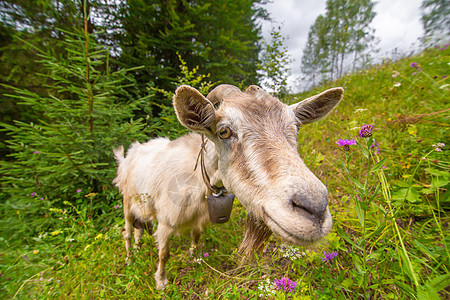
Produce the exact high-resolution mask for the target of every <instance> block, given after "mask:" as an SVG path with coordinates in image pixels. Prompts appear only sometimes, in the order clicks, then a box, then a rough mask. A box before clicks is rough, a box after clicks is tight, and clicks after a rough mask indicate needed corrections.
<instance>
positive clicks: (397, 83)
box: [394, 82, 402, 87]
mask: <svg viewBox="0 0 450 300" xmlns="http://www.w3.org/2000/svg"><path fill="white" fill-rule="evenodd" d="M401 85H402V84H401V83H400V82H396V83H394V87H399V86H401Z"/></svg>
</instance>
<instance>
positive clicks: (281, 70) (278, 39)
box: [260, 26, 292, 98]
mask: <svg viewBox="0 0 450 300" xmlns="http://www.w3.org/2000/svg"><path fill="white" fill-rule="evenodd" d="M270 37H271V40H270V42H269V43H267V42H266V43H264V51H263V58H262V64H261V67H260V70H261V73H262V75H263V76H264V78H265V81H264V84H265V85H266V86H267V87H269V88H270V89H272V90H273V91H274V93H275V94H276V95H277V96H278V97H280V98H284V97H285V96H286V95H287V93H288V89H287V79H288V77H289V74H290V68H289V64H290V63H291V62H292V60H291V58H290V57H289V54H288V51H287V48H286V46H285V45H284V43H285V40H286V38H285V37H284V36H282V35H281V26H278V28H275V27H272V29H271V31H270Z"/></svg>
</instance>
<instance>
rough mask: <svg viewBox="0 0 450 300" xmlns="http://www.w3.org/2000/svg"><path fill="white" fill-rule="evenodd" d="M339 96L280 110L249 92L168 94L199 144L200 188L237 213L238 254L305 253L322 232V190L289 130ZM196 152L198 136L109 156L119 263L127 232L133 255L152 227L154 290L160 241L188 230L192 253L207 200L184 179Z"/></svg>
mask: <svg viewBox="0 0 450 300" xmlns="http://www.w3.org/2000/svg"><path fill="white" fill-rule="evenodd" d="M342 96H343V89H342V88H333V89H330V90H327V91H325V92H323V93H321V94H318V95H316V96H313V97H311V98H308V99H306V100H303V101H302V102H299V103H297V104H294V105H291V106H287V105H285V104H283V103H282V102H280V101H279V100H278V99H276V98H274V97H273V96H271V95H270V94H268V93H266V92H264V91H263V90H262V89H261V88H259V87H257V86H250V87H249V88H247V90H246V91H245V92H241V91H240V90H239V89H238V88H237V87H235V86H231V85H220V86H218V87H216V88H215V89H214V90H212V91H211V93H209V95H208V96H207V97H206V98H205V97H204V96H203V95H201V94H200V93H199V92H198V91H197V90H196V89H194V88H192V87H189V86H185V85H183V86H180V87H179V88H178V89H177V90H176V93H175V96H174V99H173V104H174V107H175V111H176V114H177V117H178V119H179V121H180V122H181V124H183V125H184V126H185V127H187V128H189V129H191V130H193V131H196V132H199V133H203V134H204V135H205V136H206V137H207V139H208V141H209V142H207V143H206V145H205V148H206V149H205V150H206V152H205V159H204V161H205V167H206V171H207V173H208V174H209V176H210V184H211V185H221V184H223V185H224V186H225V187H226V189H227V190H228V191H230V192H232V193H234V194H235V195H236V197H237V198H238V199H239V201H240V202H241V203H242V205H243V206H244V207H245V208H246V210H247V213H248V217H247V226H246V229H245V235H244V239H243V242H242V244H241V246H240V249H239V250H240V252H241V253H244V254H246V255H248V254H249V253H250V252H251V251H252V250H260V249H261V247H262V246H263V245H264V242H265V241H266V240H267V239H268V238H269V237H270V235H271V234H272V232H274V233H276V234H277V235H279V236H280V237H281V238H282V239H283V240H285V241H286V242H290V243H293V244H297V245H298V244H302V245H305V244H310V243H314V242H316V241H318V240H319V239H321V238H322V237H323V236H325V235H326V234H327V233H328V232H329V230H330V229H331V226H332V221H331V215H330V212H329V210H328V206H327V205H328V192H327V189H326V187H325V186H324V185H323V183H322V182H321V181H320V180H319V179H318V178H317V177H316V176H314V174H313V173H312V172H311V171H310V170H309V169H308V168H307V167H306V166H305V164H304V163H303V161H302V159H301V158H300V156H299V155H298V151H297V143H298V142H297V130H298V128H299V127H300V126H301V125H304V124H307V123H310V122H313V121H316V120H318V119H321V118H323V117H325V116H326V115H327V114H328V113H329V112H330V111H332V110H333V108H334V107H336V105H337V104H338V103H339V102H340V101H341V99H342ZM214 105H218V108H217V109H216V108H215V106H214ZM201 145H202V140H201V137H200V135H199V134H196V133H190V134H188V135H186V136H183V137H180V138H178V139H176V140H173V141H169V140H168V139H166V138H156V139H153V140H150V141H149V142H147V143H145V144H140V143H138V142H135V143H133V144H132V145H131V147H130V148H129V149H128V151H127V155H126V157H124V149H123V147H119V148H117V149H115V150H114V154H115V157H116V160H117V163H118V166H119V167H118V172H117V177H116V178H115V180H114V183H115V184H116V186H118V187H119V190H120V192H121V193H122V195H123V207H124V214H125V230H124V232H123V235H124V238H125V246H126V250H127V257H130V255H131V252H130V247H131V243H130V238H131V232H132V229H133V226H134V227H135V228H136V229H135V232H134V239H135V245H138V244H139V240H140V238H141V236H142V234H143V233H144V230H145V229H147V230H148V231H149V232H150V233H151V229H152V221H153V220H156V221H157V223H158V226H157V230H156V232H155V234H154V237H155V239H156V242H157V245H158V250H159V263H158V269H157V271H156V273H155V280H156V287H157V288H158V289H164V287H165V286H166V285H167V283H168V280H167V274H166V268H165V265H166V262H167V260H168V258H169V239H170V236H171V235H172V234H173V233H174V232H178V231H180V230H183V229H190V232H191V236H192V241H193V245H195V244H196V243H197V242H198V239H199V237H200V233H201V232H202V230H203V228H204V226H205V225H206V224H207V223H208V209H207V203H206V199H205V197H206V196H207V195H208V194H210V191H209V189H208V188H207V186H206V185H205V182H204V181H203V178H202V173H201V170H200V168H198V169H197V170H195V171H194V168H195V166H196V161H197V157H198V154H199V150H200V149H201Z"/></svg>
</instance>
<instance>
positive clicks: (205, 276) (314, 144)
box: [0, 48, 450, 299]
mask: <svg viewBox="0 0 450 300" xmlns="http://www.w3.org/2000/svg"><path fill="white" fill-rule="evenodd" d="M449 53H450V48H447V49H445V50H442V51H440V50H437V49H429V50H426V51H425V52H423V53H422V54H420V55H418V56H415V57H409V58H404V59H402V60H400V61H398V62H395V63H392V62H385V63H383V64H382V65H378V66H375V67H373V68H371V69H369V70H365V71H361V72H358V73H357V74H352V75H348V76H345V77H344V78H341V79H340V80H338V81H336V82H333V83H332V84H331V85H330V86H344V88H345V90H346V92H345V98H344V101H343V102H342V103H341V104H340V105H339V107H338V108H337V110H336V111H335V112H333V113H332V114H331V115H330V116H329V117H328V118H327V119H325V120H322V121H320V122H318V123H313V124H310V125H307V126H305V127H304V128H301V130H300V133H299V150H300V154H301V156H302V157H303V159H304V160H305V163H306V164H307V165H308V166H309V167H310V168H311V169H312V171H313V172H314V173H315V174H316V175H317V176H318V177H319V178H320V179H321V180H322V181H323V182H324V183H325V184H326V185H327V187H328V190H329V194H330V210H331V212H332V215H333V220H334V226H333V231H332V233H331V234H330V235H329V236H328V237H327V238H326V240H325V241H324V242H323V243H321V244H319V245H317V246H315V247H313V248H309V249H304V248H301V247H299V248H290V247H287V246H284V245H283V244H282V242H280V241H279V240H277V239H276V238H272V239H271V240H270V242H269V243H268V245H267V247H266V249H265V251H264V253H262V254H261V255H260V256H257V257H255V258H254V259H253V260H250V261H246V262H244V263H243V264H242V265H240V257H239V256H238V255H237V253H236V248H237V247H238V245H239V242H240V240H241V238H242V236H243V228H244V226H245V221H244V220H245V214H246V213H245V210H244V209H243V207H242V206H240V205H239V203H237V202H235V207H234V210H233V213H232V217H231V220H230V221H229V222H228V223H226V224H223V225H215V226H210V227H209V228H208V229H207V230H206V231H205V233H204V234H203V235H202V237H201V240H200V245H199V248H198V249H197V253H196V255H195V256H194V257H190V256H189V254H188V249H189V245H190V241H189V239H188V235H179V236H175V237H173V238H172V246H171V254H172V256H171V258H170V260H169V262H168V265H167V269H168V277H169V283H170V284H169V286H168V288H167V289H166V290H165V291H164V292H160V291H156V290H155V282H154V279H153V273H154V272H155V268H156V263H157V253H156V249H155V244H154V241H153V238H152V237H150V236H148V235H146V236H145V238H144V239H143V245H142V248H141V250H140V251H139V252H135V253H134V257H133V262H132V263H131V264H126V263H125V248H124V242H123V238H122V235H121V229H122V227H123V220H122V212H121V206H120V207H119V208H118V209H114V208H111V211H108V212H107V213H105V214H104V215H102V216H101V217H97V218H94V219H93V218H91V217H90V213H89V205H91V206H92V202H94V203H95V202H98V201H101V198H100V196H96V195H92V198H91V200H92V202H89V201H88V202H89V203H90V204H89V205H86V207H83V206H81V207H77V208H75V207H73V206H71V205H69V204H68V203H66V207H63V208H59V209H56V208H52V203H51V202H49V201H48V200H47V199H44V200H38V199H37V198H36V197H35V198H33V197H30V199H14V198H6V197H3V199H2V201H1V215H2V221H1V226H2V229H1V234H2V235H1V236H0V242H1V248H0V251H1V253H0V264H1V265H0V272H1V273H0V282H1V285H0V293H1V294H2V295H6V296H7V297H8V298H13V297H16V298H18V299H22V298H23V299H26V298H69V299H78V298H81V299H105V298H113V299H152V298H169V299H254V298H257V297H258V296H259V295H261V294H264V295H266V296H263V298H264V297H268V298H270V297H275V298H281V299H284V298H285V299H291V298H292V299H345V298H347V299H361V298H366V299H367V298H368V297H370V298H371V299H409V298H413V299H439V298H442V299H445V298H448V297H450V293H449V290H448V288H447V286H449V285H450V277H449V272H448V270H449V262H450V261H449V248H450V245H449V242H448V237H447V236H448V222H449V217H448V211H449V209H450V201H449V192H448V187H449V159H448V158H449V155H448V153H449V150H448V149H449V146H450V145H449V144H450V139H449V134H448V132H449V111H448V110H447V111H445V110H446V109H449V108H450V105H449V79H448V78H443V76H446V75H449V73H450V63H449V61H450V59H449ZM412 62H416V63H418V64H419V65H420V67H419V68H421V70H420V71H419V72H417V70H415V69H414V68H413V67H411V66H410V64H411V63H412ZM397 72H398V73H397ZM414 72H416V73H417V74H413V73H414ZM393 75H394V77H393ZM398 83H400V85H399V84H398ZM330 86H326V87H323V86H322V87H318V88H317V89H315V90H314V91H311V92H308V93H307V94H305V95H298V96H296V97H297V98H298V100H300V99H302V98H305V97H307V96H310V95H312V94H314V93H317V92H320V91H323V90H324V89H326V88H328V87H330ZM363 124H372V125H373V126H374V132H373V136H372V139H374V140H376V142H378V143H379V152H380V153H379V154H376V153H375V152H376V151H373V149H372V148H370V145H371V144H372V143H373V142H372V140H371V139H362V138H359V137H358V130H359V129H360V128H361V126H362V125H363ZM344 138H345V139H355V140H357V141H358V145H355V146H351V149H350V151H348V152H346V151H342V149H340V147H339V146H338V145H337V144H336V141H337V140H338V139H344ZM437 143H446V144H447V145H446V146H445V147H443V148H442V151H440V152H438V151H436V150H435V148H434V147H433V146H432V145H433V144H437ZM423 157H425V159H423ZM382 159H385V160H383V161H382V163H380V164H378V165H377V162H378V161H379V160H382ZM117 203H118V204H119V203H120V202H119V200H117ZM323 251H326V252H327V253H330V252H332V251H337V252H338V256H337V257H335V258H334V259H333V260H331V261H328V262H323V260H322V257H323ZM205 253H208V254H209V256H208V257H204V254H205ZM282 277H288V278H289V279H291V280H294V281H296V282H297V286H296V288H295V291H294V293H293V294H292V295H291V294H290V293H287V294H285V293H283V292H282V291H279V290H275V291H272V289H273V287H271V286H270V285H269V284H270V283H272V282H273V280H275V279H280V278H282ZM267 280H268V282H269V283H267ZM264 285H265V286H266V288H265V289H264V288H263V287H264ZM445 288H447V290H446V289H445Z"/></svg>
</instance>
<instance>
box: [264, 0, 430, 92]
mask: <svg viewBox="0 0 450 300" xmlns="http://www.w3.org/2000/svg"><path fill="white" fill-rule="evenodd" d="M325 2H326V0H272V3H270V4H267V5H265V6H264V7H265V8H266V9H267V11H268V12H269V13H270V15H271V17H272V19H273V20H274V21H276V22H277V24H275V25H278V24H282V25H283V26H282V29H281V33H282V34H283V36H285V37H288V38H289V39H288V40H286V46H287V48H288V52H289V55H290V56H291V58H292V59H294V62H293V63H292V65H291V72H292V76H291V77H290V79H289V83H290V86H291V88H293V89H294V91H296V92H297V91H298V90H299V89H303V87H302V86H301V83H300V84H299V83H298V78H299V76H300V63H301V58H302V53H303V48H304V47H305V44H306V39H307V37H308V31H309V28H310V27H311V25H312V24H313V23H314V21H315V20H316V18H317V16H319V15H320V14H323V15H325ZM375 2H376V4H375V12H376V16H375V18H374V20H373V21H372V27H373V28H374V29H375V36H376V37H377V38H379V39H380V43H379V44H378V48H380V52H379V55H380V56H384V57H391V56H392V55H391V53H392V51H393V50H394V49H395V48H397V49H398V51H400V52H401V53H408V52H410V51H411V50H412V49H413V48H414V44H416V45H417V44H418V41H417V39H418V38H419V37H420V36H422V35H423V29H422V24H421V22H420V17H421V9H420V5H421V4H422V0H376V1H375ZM271 26H272V24H271V23H269V22H264V23H263V24H262V30H263V36H264V38H265V39H266V41H269V40H270V34H269V32H270V28H271Z"/></svg>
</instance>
